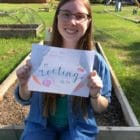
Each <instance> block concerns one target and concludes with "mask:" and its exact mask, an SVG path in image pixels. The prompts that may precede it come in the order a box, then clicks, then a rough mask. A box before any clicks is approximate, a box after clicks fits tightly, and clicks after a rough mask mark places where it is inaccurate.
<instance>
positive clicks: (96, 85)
mask: <svg viewBox="0 0 140 140" xmlns="http://www.w3.org/2000/svg"><path fill="white" fill-rule="evenodd" d="M88 87H89V92H90V96H91V97H93V98H96V97H97V96H99V94H100V90H101V88H103V83H102V80H101V78H100V77H99V76H98V74H97V72H96V71H95V70H94V71H93V72H91V73H90V74H89V76H88Z"/></svg>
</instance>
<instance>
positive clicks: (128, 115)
mask: <svg viewBox="0 0 140 140" xmlns="http://www.w3.org/2000/svg"><path fill="white" fill-rule="evenodd" d="M96 47H97V50H98V51H99V52H100V53H101V54H102V55H103V57H104V58H105V61H106V62H107V64H108V66H109V69H110V72H111V77H112V84H113V88H114V90H115V94H116V97H117V98H118V101H119V102H120V104H121V108H122V111H123V113H124V117H125V120H126V122H127V123H128V125H129V126H139V122H138V120H137V118H136V116H135V114H134V112H133V110H132V108H131V106H130V104H129V102H128V100H127V98H126V96H125V94H124V92H123V90H122V88H121V85H120V83H119V81H118V79H117V77H116V75H115V73H114V71H113V69H112V67H111V65H110V63H109V61H108V59H107V57H106V55H105V53H104V51H103V49H102V47H101V45H100V43H99V42H98V43H97V45H96Z"/></svg>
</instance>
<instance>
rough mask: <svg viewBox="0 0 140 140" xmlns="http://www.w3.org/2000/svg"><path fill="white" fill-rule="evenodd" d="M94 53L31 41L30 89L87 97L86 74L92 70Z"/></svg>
mask: <svg viewBox="0 0 140 140" xmlns="http://www.w3.org/2000/svg"><path fill="white" fill-rule="evenodd" d="M94 54H95V52H94V51H83V50H74V49H65V48H57V47H51V46H43V45H38V44H33V47H32V53H31V63H32V68H33V70H32V75H31V77H30V79H29V82H28V88H29V90H31V91H39V92H45V93H47V92H49V93H58V94H68V95H75V96H83V97H88V95H89V89H88V87H87V76H88V74H89V72H90V71H92V69H93V63H94Z"/></svg>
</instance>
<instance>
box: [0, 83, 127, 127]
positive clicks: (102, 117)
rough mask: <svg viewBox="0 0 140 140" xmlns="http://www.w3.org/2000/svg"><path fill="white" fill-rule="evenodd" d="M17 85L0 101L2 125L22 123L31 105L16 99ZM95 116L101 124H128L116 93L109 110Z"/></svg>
mask: <svg viewBox="0 0 140 140" xmlns="http://www.w3.org/2000/svg"><path fill="white" fill-rule="evenodd" d="M15 86H16V84H14V85H13V86H12V87H10V88H9V90H8V91H7V93H6V95H5V97H4V100H3V101H2V102H0V116H1V117H0V125H11V124H15V125H22V124H23V121H24V119H25V117H26V115H27V114H28V111H29V107H25V106H22V105H20V104H18V103H17V102H16V101H15V98H14V96H13V92H14V89H15ZM95 116H96V119H97V124H98V125H100V126H126V123H125V121H124V117H123V114H122V111H121V107H120V104H119V102H118V100H117V99H116V97H115V96H114V94H113V96H112V102H111V104H110V106H109V108H108V110H107V111H106V112H104V113H101V114H95Z"/></svg>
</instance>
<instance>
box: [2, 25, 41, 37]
mask: <svg viewBox="0 0 140 140" xmlns="http://www.w3.org/2000/svg"><path fill="white" fill-rule="evenodd" d="M42 28H43V25H42V24H7V25H6V24H0V38H11V37H21V38H26V37H37V35H38V33H39V32H40V31H41V30H42Z"/></svg>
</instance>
